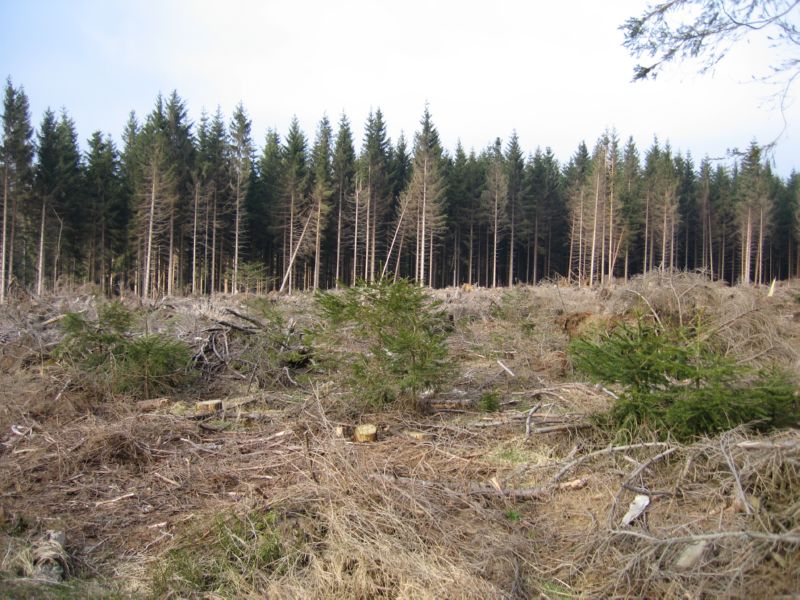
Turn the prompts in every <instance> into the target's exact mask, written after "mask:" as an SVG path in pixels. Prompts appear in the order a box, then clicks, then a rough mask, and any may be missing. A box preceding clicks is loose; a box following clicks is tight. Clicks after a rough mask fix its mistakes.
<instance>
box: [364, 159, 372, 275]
mask: <svg viewBox="0 0 800 600" xmlns="http://www.w3.org/2000/svg"><path fill="white" fill-rule="evenodd" d="M373 201H374V200H373V198H372V165H370V166H368V167H367V215H366V218H365V219H364V228H365V229H364V281H369V244H370V240H371V239H372V238H371V237H370V230H369V226H370V224H371V219H372V203H373Z"/></svg>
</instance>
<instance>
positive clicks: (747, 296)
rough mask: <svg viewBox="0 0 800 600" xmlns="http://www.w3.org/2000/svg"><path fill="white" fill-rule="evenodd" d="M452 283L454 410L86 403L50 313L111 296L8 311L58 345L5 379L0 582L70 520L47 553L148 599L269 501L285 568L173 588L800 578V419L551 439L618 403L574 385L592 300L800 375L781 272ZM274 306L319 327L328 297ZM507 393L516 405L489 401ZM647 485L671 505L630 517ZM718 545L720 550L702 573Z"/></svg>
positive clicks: (695, 588)
mask: <svg viewBox="0 0 800 600" xmlns="http://www.w3.org/2000/svg"><path fill="white" fill-rule="evenodd" d="M436 294H437V295H438V296H440V297H441V299H442V300H444V302H445V307H446V308H447V310H448V311H449V312H450V313H451V314H452V315H453V320H454V323H455V333H454V334H453V336H452V338H451V352H452V354H451V356H452V357H453V361H454V363H455V365H456V367H457V374H456V376H455V378H454V381H453V387H452V389H449V390H444V391H443V392H442V393H441V394H440V395H439V396H438V397H437V398H438V399H439V400H445V399H446V400H449V402H450V403H449V404H447V403H443V404H442V406H443V407H445V408H441V410H435V411H433V412H432V413H431V414H427V415H417V414H410V413H403V412H396V411H390V410H383V411H377V410H376V411H374V412H365V411H364V409H363V407H362V408H360V409H359V410H356V408H354V407H356V406H358V402H357V394H356V393H355V392H354V391H352V390H347V389H344V388H343V387H341V386H340V384H338V383H337V379H336V377H334V376H333V375H334V374H333V373H329V372H325V371H324V370H321V371H320V372H318V373H316V374H315V373H314V372H311V378H310V379H304V380H301V381H299V382H297V381H295V382H294V383H293V382H291V381H289V380H288V379H287V380H285V381H282V382H281V384H280V385H279V386H278V385H275V386H274V387H272V388H269V389H263V390H257V389H252V390H251V393H250V396H252V397H253V398H254V400H253V401H251V402H248V404H247V405H246V406H242V407H240V408H239V409H230V410H228V411H226V412H225V413H224V414H221V415H214V416H212V417H208V418H205V419H196V418H194V417H193V414H192V411H191V410H190V409H184V410H182V411H179V410H178V409H177V407H178V405H177V404H176V405H174V406H172V407H171V408H170V410H162V411H161V412H156V413H147V414H140V413H138V412H136V410H135V407H134V405H133V404H132V403H130V402H129V401H127V400H126V399H124V398H116V399H115V398H106V399H104V400H102V401H100V402H98V401H97V399H87V398H85V397H84V396H83V395H82V393H81V391H80V390H77V389H74V388H73V387H71V386H70V385H69V380H68V377H67V376H66V374H65V372H64V371H63V370H59V367H58V365H55V364H52V362H51V361H49V359H48V357H47V352H46V347H47V346H48V344H52V343H53V342H54V341H57V339H58V336H59V333H58V326H57V323H53V324H50V325H47V326H42V325H41V323H43V322H45V321H47V320H48V319H51V318H52V317H54V316H57V314H58V313H59V311H62V310H65V309H79V310H82V309H86V310H88V311H91V310H93V306H94V305H93V303H92V301H91V299H90V298H89V297H88V296H85V297H80V298H77V299H73V300H70V301H66V300H58V299H52V300H50V301H47V302H45V301H36V300H34V299H27V300H25V302H27V303H29V304H28V305H27V306H26V307H21V308H20V307H17V308H11V307H7V308H5V309H3V310H4V311H5V312H2V313H0V335H4V336H6V337H5V338H4V339H7V340H12V338H13V336H14V335H15V334H14V333H13V332H14V331H16V330H18V329H19V328H20V327H22V328H26V329H24V330H25V331H26V332H27V334H26V335H31V336H33V337H34V338H35V339H36V340H42V343H41V344H39V343H38V342H36V343H31V344H17V345H14V344H12V345H11V346H10V347H8V348H5V347H4V348H3V352H5V353H6V354H5V355H4V356H12V355H13V361H12V362H13V364H12V367H13V369H12V372H10V373H4V374H3V375H2V381H0V383H1V384H2V385H0V509H2V510H0V556H3V557H5V558H4V559H3V562H2V565H0V592H2V589H3V585H4V581H10V580H9V578H11V579H13V578H19V577H23V576H26V574H30V573H33V572H34V571H33V569H32V566H31V565H33V563H34V562H35V559H34V558H33V557H34V554H35V552H36V551H37V550H36V549H37V548H39V549H40V550H39V552H40V553H41V552H42V550H41V548H45V550H47V548H48V547H47V546H46V544H44V542H45V541H46V540H47V539H48V538H47V537H46V536H47V533H46V532H47V531H48V530H49V531H63V532H64V533H65V534H66V544H65V546H64V551H65V553H66V556H62V555H60V554H58V555H57V554H53V552H54V550H53V548H52V547H49V548H50V551H51V555H48V556H50V559H51V560H52V561H53V562H55V563H58V564H62V563H63V564H64V565H66V566H68V568H69V573H70V574H71V575H73V576H75V577H81V578H85V577H94V578H98V579H99V580H100V581H105V582H108V586H109V587H113V586H112V583H111V582H112V581H114V582H116V583H118V584H119V585H122V586H123V587H124V589H126V590H127V591H128V592H129V593H130V594H131V595H132V596H133V597H147V595H148V594H150V593H151V591H152V590H153V589H154V588H153V584H154V582H155V580H156V576H157V574H158V573H164V572H165V569H167V570H168V569H169V568H170V564H171V563H170V561H171V560H172V558H171V557H173V556H174V551H177V550H181V549H184V550H187V551H191V552H201V553H202V552H205V553H207V554H210V553H212V552H214V551H215V550H214V548H213V539H214V536H213V531H214V529H213V528H214V526H215V525H214V523H216V522H217V521H218V519H219V518H223V519H227V518H231V519H232V518H234V517H236V518H239V519H240V520H241V522H243V523H245V524H246V523H249V522H250V521H249V519H250V517H251V516H252V515H254V514H263V513H266V512H270V513H274V514H275V515H276V519H277V520H276V522H275V524H274V530H273V531H272V533H271V535H275V536H277V538H278V539H279V540H280V547H281V555H280V556H279V557H278V558H276V559H275V560H274V563H273V564H271V565H269V568H265V569H263V570H261V571H258V572H250V571H248V569H247V567H246V565H242V564H240V563H239V562H237V560H234V559H229V560H228V559H226V560H228V562H225V560H223V563H224V564H225V565H227V566H226V567H225V568H228V569H230V573H231V577H230V581H232V582H234V583H233V587H232V588H225V589H224V590H222V591H221V590H216V591H214V590H200V589H197V590H196V591H195V592H191V591H190V592H185V591H184V592H182V594H183V595H182V596H181V595H180V594H178V593H177V592H175V591H174V590H173V591H172V592H170V591H167V592H166V593H164V596H163V597H178V596H181V597H185V596H186V595H187V594H188V596H189V597H198V598H200V597H211V598H216V597H242V598H259V597H270V598H272V597H275V598H376V597H385V598H535V597H545V598H565V597H612V598H613V597H617V598H627V597H641V598H652V597H665V598H685V597H734V598H735V597H741V598H745V597H780V596H782V595H784V596H788V595H791V594H794V593H796V591H797V589H800V575H799V574H800V541H799V540H798V537H800V502H798V500H797V499H798V498H800V434H798V432H797V430H789V431H784V432H776V433H774V434H772V435H770V436H763V437H761V436H755V435H754V434H752V433H750V432H748V431H747V430H744V429H741V430H736V431H734V432H729V433H727V434H725V435H723V436H719V437H716V438H713V439H704V440H700V441H698V442H697V443H694V444H690V445H677V444H673V443H671V442H658V443H656V438H655V437H653V438H652V439H651V438H648V437H647V436H646V435H645V434H644V433H643V434H642V435H641V439H639V440H635V443H633V444H631V445H630V447H628V448H620V447H612V446H611V441H610V436H609V435H608V434H607V433H606V432H603V431H602V430H599V429H597V428H592V427H590V428H584V429H579V428H576V427H571V428H570V427H567V428H565V429H563V430H560V431H556V432H554V433H537V432H538V431H539V430H540V428H543V427H547V426H551V425H553V424H567V425H569V424H573V425H576V424H581V423H585V421H586V418H587V416H588V415H590V414H592V413H594V412H598V411H602V410H605V409H606V408H607V407H608V406H609V405H610V403H611V402H612V399H611V397H610V395H609V394H608V393H606V392H605V391H603V390H599V389H597V388H594V387H593V386H588V385H586V384H584V383H582V382H580V381H575V380H574V375H573V374H572V373H571V368H570V365H569V361H568V359H567V357H566V354H565V348H566V345H567V342H568V339H569V335H568V333H569V332H568V331H567V330H565V327H564V323H565V322H567V319H568V318H569V317H570V316H571V315H579V314H583V315H585V316H584V317H582V318H581V323H584V322H586V321H587V320H588V321H593V322H595V323H599V324H603V323H608V322H612V321H613V320H614V319H619V318H625V315H629V314H631V313H632V312H634V311H639V312H642V313H653V312H654V313H655V314H657V315H658V317H659V318H661V319H670V320H678V321H680V320H681V319H691V318H692V316H693V315H696V314H697V313H698V312H702V313H703V314H704V315H705V318H706V319H707V327H709V330H711V331H712V332H713V336H714V337H713V339H714V340H715V342H716V343H719V344H722V345H723V346H724V347H725V348H726V349H727V350H728V351H729V352H730V353H731V354H732V355H733V356H736V357H738V358H741V359H742V360H743V361H745V362H747V363H748V364H767V363H777V364H779V365H781V366H783V367H784V368H788V369H796V365H797V364H798V362H797V361H798V351H797V348H798V347H800V345H799V344H798V341H799V340H800V321H797V320H795V319H794V315H795V313H797V312H799V311H800V309H799V308H798V305H797V303H796V301H795V298H794V294H795V292H794V291H793V289H792V288H788V287H781V288H779V289H778V290H777V292H776V296H775V297H774V298H771V299H766V298H765V294H766V291H765V290H763V289H755V288H743V287H734V288H729V287H725V286H723V285H720V284H716V283H709V282H707V281H705V280H702V279H700V278H699V277H694V276H687V275H674V276H672V277H671V278H669V279H667V278H666V276H661V277H660V278H659V277H658V276H656V275H652V276H649V277H646V278H639V279H636V280H633V281H631V282H629V283H628V284H621V285H618V286H616V287H612V288H608V289H607V290H590V289H587V288H580V289H578V288H565V287H561V288H557V287H555V286H552V285H550V286H548V285H543V286H539V287H534V288H527V287H520V288H515V289H514V290H502V291H501V290H484V289H476V290H474V291H464V290H447V291H438V292H436ZM37 302H38V304H37ZM278 302H283V300H282V299H281V300H279V301H278ZM226 306H229V307H233V308H235V310H237V311H242V312H245V311H246V310H247V308H246V305H245V304H243V303H242V302H240V300H239V299H236V300H235V301H234V300H232V299H216V300H215V302H214V303H208V302H206V301H198V300H188V299H187V300H180V301H179V300H176V301H171V302H168V303H165V304H162V305H161V306H160V307H158V309H157V310H156V311H154V312H152V313H151V316H150V318H151V319H152V320H153V326H154V327H160V328H162V330H172V331H173V333H174V334H175V335H179V336H182V337H184V338H187V337H189V336H193V335H195V334H197V333H198V332H203V331H204V329H205V328H206V327H208V326H211V325H213V326H219V323H218V321H219V320H225V319H230V318H231V316H230V314H228V313H226V312H225V311H224V310H223V309H224V308H225V307H226ZM275 306H277V307H278V308H277V310H280V311H282V314H283V315H284V316H285V317H286V318H287V319H297V321H298V322H302V323H306V324H309V323H311V322H313V313H312V311H311V310H310V309H309V299H308V297H303V296H300V297H293V298H292V299H291V300H288V301H287V302H286V303H283V304H276V305H275ZM586 315H588V316H586ZM576 319H577V317H576V318H575V319H573V320H576ZM229 333H230V335H229V336H228V338H227V341H228V342H229V348H228V350H229V352H230V353H231V355H236V354H237V353H241V352H242V350H243V348H244V345H246V344H247V343H248V338H247V337H246V336H240V335H236V334H235V332H229ZM12 341H13V340H12ZM42 348H45V350H42ZM22 355H24V356H22ZM9 360H11V359H9ZM500 363H502V365H501V364H500ZM9 364H11V363H9ZM503 365H504V366H505V367H506V368H503ZM325 368H326V369H327V368H329V367H328V366H326V367H325ZM506 369H507V370H506ZM508 371H511V372H512V373H513V375H511V374H509V372H508ZM213 384H214V385H213V386H212V387H210V388H209V390H210V391H207V393H212V392H213V394H214V395H215V397H223V398H225V399H226V400H227V401H228V402H227V403H226V404H227V405H233V404H236V397H237V396H243V395H244V394H245V393H246V392H247V389H248V387H250V386H249V385H248V381H247V380H246V379H245V380H242V379H241V378H238V377H236V376H235V375H233V374H231V373H230V372H229V371H225V372H224V373H223V374H222V375H219V378H218V379H217V380H216V381H214V382H213ZM198 391H202V390H198ZM487 392H493V393H496V394H497V397H498V400H499V402H500V406H501V409H502V410H501V411H500V412H499V413H490V414H485V413H481V412H479V411H478V410H477V404H478V401H479V400H480V398H481V396H482V395H483V394H485V393H487ZM229 396H230V397H229ZM250 396H248V397H250ZM205 397H207V396H202V397H200V396H198V397H197V398H195V397H192V398H187V400H188V401H189V402H190V404H188V406H191V401H193V400H195V399H203V398H205ZM532 409H535V410H533V413H534V414H533V415H531V419H530V420H528V418H527V417H528V413H529V412H530V411H531V410H532ZM526 422H527V424H528V426H529V427H528V429H529V430H530V434H529V435H527V436H526ZM358 423H373V424H375V425H376V426H377V427H378V432H379V437H378V441H377V442H375V443H369V444H355V443H352V442H350V441H349V440H347V439H342V438H339V437H337V436H336V432H335V428H336V426H337V425H348V426H352V425H355V424H358ZM408 430H413V431H418V432H423V433H424V434H425V435H421V436H420V438H421V439H413V438H411V437H409V436H408V435H407V433H406V432H407V431H408ZM556 480H557V481H556ZM560 484H569V485H560ZM531 490H533V491H534V492H535V493H528V494H527V495H526V493H525V492H526V491H527V492H530V491H531ZM643 492H647V493H648V494H649V495H650V497H651V503H650V506H649V507H648V509H647V511H646V512H645V513H644V516H643V517H642V518H640V519H639V520H637V521H634V522H633V523H632V524H631V525H630V526H628V527H623V526H622V525H620V520H621V518H622V515H623V513H625V511H626V510H627V509H628V505H629V503H630V502H631V500H632V499H633V498H634V496H635V495H636V494H637V493H643ZM253 539H255V538H253ZM699 541H704V542H707V546H706V547H705V551H704V552H703V553H702V555H701V557H700V558H699V559H698V561H697V562H696V563H695V564H693V565H691V566H690V567H689V568H681V569H679V568H678V567H677V561H678V559H679V557H680V556H681V555H682V554H683V553H684V552H685V550H686V548H687V547H688V546H690V545H691V544H693V543H697V542H699ZM242 543H244V544H247V543H251V541H250V538H247V539H244V538H243V539H242ZM45 553H46V552H45ZM198 556H200V555H198ZM223 558H224V556H223ZM165 581H170V579H169V578H166V579H165ZM9 585H11V583H9ZM167 589H168V590H169V588H167ZM176 589H177V588H176ZM162 593H163V591H162ZM0 595H2V593H0Z"/></svg>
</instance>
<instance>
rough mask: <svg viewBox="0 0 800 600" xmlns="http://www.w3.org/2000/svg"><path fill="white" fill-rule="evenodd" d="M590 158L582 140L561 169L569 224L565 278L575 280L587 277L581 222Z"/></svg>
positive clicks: (587, 193) (582, 281)
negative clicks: (566, 275) (568, 207)
mask: <svg viewBox="0 0 800 600" xmlns="http://www.w3.org/2000/svg"><path fill="white" fill-rule="evenodd" d="M591 169H592V162H591V158H590V156H589V150H588V148H587V147H586V144H585V143H584V142H581V143H580V144H579V145H578V150H577V151H576V152H575V155H574V156H573V157H572V159H571V160H570V162H569V163H568V164H567V168H566V169H565V171H564V177H565V180H566V183H565V185H566V188H567V198H568V203H569V206H570V228H569V231H570V233H569V238H570V241H569V260H568V261H567V263H568V265H569V266H568V269H569V271H568V279H569V280H570V281H571V280H572V277H573V276H575V277H576V278H577V281H578V284H583V283H584V281H586V280H587V271H588V269H587V267H586V241H585V239H584V238H585V230H586V226H585V224H584V220H585V214H586V205H587V202H588V198H589V196H590V193H591V192H590V190H589V185H590V180H591V175H592V172H591Z"/></svg>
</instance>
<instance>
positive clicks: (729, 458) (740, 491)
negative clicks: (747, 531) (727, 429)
mask: <svg viewBox="0 0 800 600" xmlns="http://www.w3.org/2000/svg"><path fill="white" fill-rule="evenodd" d="M719 448H720V451H721V452H722V456H724V457H725V462H726V463H728V469H730V471H731V474H732V475H733V481H734V483H735V484H736V485H735V487H736V495H737V496H738V497H739V501H740V502H741V503H742V506H744V512H746V513H747V514H748V515H752V514H753V507H752V506H750V502H749V501H748V500H747V495H745V493H744V488H743V487H742V480H741V479H740V478H739V471H738V470H737V469H736V464H735V463H734V462H733V457H732V456H731V454H730V451H729V450H728V448H726V447H725V438H724V437H723V438H722V439H721V440H720V441H719Z"/></svg>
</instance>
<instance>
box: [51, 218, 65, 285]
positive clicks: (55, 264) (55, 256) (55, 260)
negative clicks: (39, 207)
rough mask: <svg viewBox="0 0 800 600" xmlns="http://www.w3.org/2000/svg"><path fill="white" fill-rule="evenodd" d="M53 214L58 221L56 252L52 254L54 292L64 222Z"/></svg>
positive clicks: (56, 282)
mask: <svg viewBox="0 0 800 600" xmlns="http://www.w3.org/2000/svg"><path fill="white" fill-rule="evenodd" d="M53 214H54V215H55V216H56V219H58V238H57V240H56V250H55V252H54V254H53V290H55V289H56V285H57V284H58V261H59V259H60V258H61V234H62V232H63V231H64V221H62V220H61V217H59V216H58V213H57V212H56V211H53Z"/></svg>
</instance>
